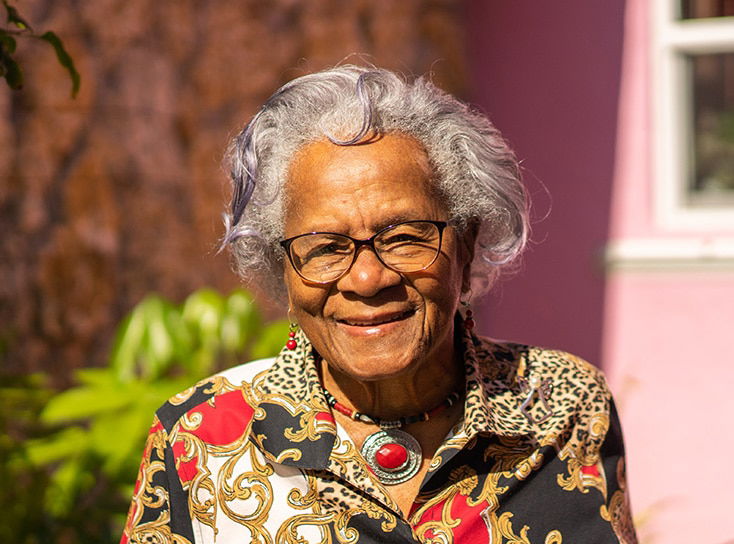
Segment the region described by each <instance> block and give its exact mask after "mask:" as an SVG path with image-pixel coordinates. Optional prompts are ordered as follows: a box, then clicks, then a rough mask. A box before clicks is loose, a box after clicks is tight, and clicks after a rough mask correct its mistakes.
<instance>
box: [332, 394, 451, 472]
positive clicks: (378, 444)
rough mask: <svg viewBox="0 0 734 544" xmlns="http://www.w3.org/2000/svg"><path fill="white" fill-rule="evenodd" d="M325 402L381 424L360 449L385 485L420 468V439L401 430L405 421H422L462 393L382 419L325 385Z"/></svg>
mask: <svg viewBox="0 0 734 544" xmlns="http://www.w3.org/2000/svg"><path fill="white" fill-rule="evenodd" d="M324 396H325V397H326V402H328V403H329V406H331V407H332V408H333V409H334V410H336V411H337V412H339V413H342V414H344V415H345V416H347V417H350V418H351V419H353V420H354V421H361V422H362V423H369V424H373V425H378V426H379V427H380V430H379V431H377V432H374V433H372V434H371V435H369V436H368V437H367V438H365V440H364V443H363V444H362V448H361V449H360V452H361V453H362V457H364V459H365V461H366V462H367V465H369V467H370V469H371V470H372V472H373V473H374V474H375V475H376V476H377V478H378V479H379V480H380V481H381V482H382V483H383V484H386V485H395V484H401V483H403V482H406V481H408V480H410V479H411V478H412V477H413V476H415V474H416V473H417V472H418V469H419V468H420V466H421V460H422V459H423V452H422V451H421V446H420V444H419V443H418V441H417V440H416V439H415V438H414V437H413V436H412V435H410V434H408V433H407V432H405V431H402V430H400V427H402V426H403V425H410V424H411V423H417V422H419V421H428V420H429V419H431V417H434V416H436V415H438V414H439V413H440V412H442V411H443V410H445V409H446V408H448V407H450V406H453V405H454V404H455V403H456V401H458V400H459V396H460V395H459V393H457V392H453V393H451V394H450V395H449V396H448V397H446V400H444V401H443V402H442V403H441V404H439V405H438V406H436V407H435V408H433V409H432V410H429V411H427V412H422V413H420V414H416V415H413V416H407V417H401V418H400V419H392V420H389V419H380V418H378V417H374V416H370V415H368V414H363V413H362V412H357V411H356V410H351V409H349V408H347V407H346V406H344V405H343V404H342V403H340V402H338V401H337V400H336V399H335V398H334V396H333V395H332V394H331V393H329V392H328V391H327V390H326V389H324Z"/></svg>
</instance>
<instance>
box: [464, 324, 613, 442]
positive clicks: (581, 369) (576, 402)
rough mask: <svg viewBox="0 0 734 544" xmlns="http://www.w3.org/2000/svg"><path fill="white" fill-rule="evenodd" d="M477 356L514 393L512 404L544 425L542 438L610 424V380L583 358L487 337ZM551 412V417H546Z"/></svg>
mask: <svg viewBox="0 0 734 544" xmlns="http://www.w3.org/2000/svg"><path fill="white" fill-rule="evenodd" d="M476 352H477V356H478V359H479V360H480V361H481V364H482V365H483V366H484V367H485V368H486V369H487V370H486V372H487V373H488V374H490V375H492V374H494V375H495V376H497V377H498V378H500V379H501V380H502V381H503V382H504V384H505V387H507V388H508V389H509V390H510V391H512V394H511V397H512V399H513V400H512V403H513V404H515V405H517V406H521V407H522V406H524V407H525V409H526V410H527V411H528V414H529V415H530V417H532V418H533V419H534V420H536V421H538V420H543V423H542V424H541V425H540V431H541V432H543V433H544V434H547V435H548V436H563V435H565V436H568V433H569V432H570V431H571V429H573V428H575V427H578V428H585V429H586V430H587V431H588V430H589V429H590V428H592V427H594V428H597V427H596V424H597V423H599V422H607V421H608V419H609V416H610V410H611V405H612V395H611V393H610V391H609V387H608V386H607V382H606V379H605V377H604V374H603V372H602V371H601V370H600V369H598V368H597V367H595V366H594V365H592V364H591V363H589V362H587V361H585V360H584V359H583V358H581V357H578V356H576V355H574V354H572V353H568V352H566V351H561V350H555V349H548V348H542V347H537V346H529V345H525V344H517V343H510V342H497V341H494V340H490V339H487V338H480V339H478V344H477V347H476ZM492 369H493V370H492ZM498 369H499V370H498ZM548 413H550V415H549V417H547V418H543V416H544V415H545V414H548ZM602 426H603V427H607V426H608V425H607V424H606V423H605V424H604V425H602Z"/></svg>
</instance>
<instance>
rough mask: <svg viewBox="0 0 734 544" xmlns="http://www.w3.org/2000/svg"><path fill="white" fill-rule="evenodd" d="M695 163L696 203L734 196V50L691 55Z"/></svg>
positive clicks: (722, 200) (693, 197)
mask: <svg viewBox="0 0 734 544" xmlns="http://www.w3.org/2000/svg"><path fill="white" fill-rule="evenodd" d="M690 74H691V83H692V93H691V97H692V99H693V104H692V114H693V115H692V118H691V121H692V124H693V126H692V129H693V130H692V131H691V135H692V140H693V141H692V142H691V143H692V151H693V163H692V171H691V176H690V185H689V190H690V191H689V195H690V197H691V200H692V201H693V202H695V203H701V204H707V205H712V204H714V205H715V204H719V203H721V204H727V205H731V202H732V199H734V53H723V54H713V55H692V56H690Z"/></svg>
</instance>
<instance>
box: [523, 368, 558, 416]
mask: <svg viewBox="0 0 734 544" xmlns="http://www.w3.org/2000/svg"><path fill="white" fill-rule="evenodd" d="M517 382H518V383H519V384H520V392H521V393H522V394H523V395H525V394H527V397H525V400H524V401H523V403H522V404H521V405H520V411H521V412H522V413H523V415H524V416H525V417H526V418H527V420H528V421H529V422H530V424H531V425H537V424H540V423H543V422H544V421H545V420H547V419H548V418H549V417H551V416H552V415H553V410H551V407H550V404H548V397H550V394H551V391H552V389H553V386H552V380H551V379H550V378H546V379H542V378H541V377H540V376H539V375H538V374H536V373H535V372H531V373H530V378H529V379H526V378H524V377H522V376H518V377H517ZM536 393H537V394H538V398H539V399H540V402H541V403H542V404H543V409H544V413H543V415H542V416H541V417H540V418H538V419H533V416H532V415H531V414H530V409H529V407H530V403H531V402H532V401H533V397H534V396H535V394H536Z"/></svg>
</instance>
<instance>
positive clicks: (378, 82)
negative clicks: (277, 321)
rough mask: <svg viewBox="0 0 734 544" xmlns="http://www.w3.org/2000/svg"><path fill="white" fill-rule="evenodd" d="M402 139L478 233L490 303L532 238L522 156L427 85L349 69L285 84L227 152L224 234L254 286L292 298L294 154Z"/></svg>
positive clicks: (480, 288) (461, 224) (475, 277)
mask: <svg viewBox="0 0 734 544" xmlns="http://www.w3.org/2000/svg"><path fill="white" fill-rule="evenodd" d="M388 132H397V133H402V134H407V135H409V136H412V137H413V138H415V139H416V140H417V141H418V142H420V143H421V144H422V146H423V148H424V149H425V151H426V153H427V155H428V158H429V161H430V163H431V165H432V167H433V169H434V171H435V173H436V176H435V179H436V185H437V189H438V191H439V193H440V195H441V196H442V198H444V200H445V204H446V208H447V210H448V213H449V217H450V220H451V221H452V223H453V224H454V225H455V226H456V227H458V228H459V229H460V231H461V230H463V229H466V228H469V227H470V226H472V228H477V237H476V244H475V248H474V260H473V262H472V268H471V276H472V282H471V284H472V287H471V293H472V295H473V296H477V295H481V294H484V293H485V292H486V291H487V290H488V289H489V287H490V286H491V284H492V283H493V281H494V279H495V278H496V277H497V275H498V274H499V272H500V270H501V269H502V268H503V267H506V266H507V265H508V264H510V263H511V262H512V261H514V260H515V259H516V258H517V257H518V255H519V254H520V253H521V252H522V250H523V248H524V247H525V244H526V242H527V239H528V232H529V220H528V199H527V194H526V192H525V188H524V187H523V185H522V183H521V182H520V171H519V166H518V163H517V160H516V159H515V155H514V154H513V152H512V151H511V150H510V148H509V147H508V145H507V143H506V142H505V141H504V139H503V138H502V136H501V135H500V133H499V131H498V130H497V129H496V128H495V127H494V126H493V125H492V123H490V121H489V119H487V117H486V116H485V115H483V114H481V113H479V112H476V111H474V110H472V109H471V108H469V107H468V106H467V105H466V104H464V103H462V102H460V101H459V100H457V99H455V98H454V97H452V96H451V95H449V94H447V93H445V92H444V91H442V90H440V89H438V88H437V87H436V86H435V85H433V84H432V83H431V82H430V81H428V80H427V79H426V78H423V77H420V78H417V79H415V80H413V81H408V80H406V79H404V78H402V77H401V76H399V75H397V74H395V73H393V72H390V71H388V70H383V69H379V68H373V67H369V68H367V67H359V66H351V65H344V66H339V67H336V68H332V69H329V70H325V71H322V72H317V73H314V74H309V75H306V76H303V77H299V78H297V79H294V80H293V81H290V82H289V83H286V84H285V85H283V86H282V87H281V88H280V89H278V90H277V91H276V92H275V94H273V95H272V96H271V97H270V98H269V99H268V101H267V102H266V103H265V104H264V105H263V107H262V108H261V109H260V111H259V112H258V113H257V114H256V115H255V116H254V117H253V118H252V120H251V121H250V123H249V124H248V125H247V126H246V127H245V128H244V129H243V130H242V132H240V133H239V134H238V135H237V136H236V137H235V138H234V139H233V140H232V142H231V144H230V146H229V148H228V150H227V159H228V165H229V168H230V171H231V179H232V184H233V195H232V202H231V206H230V208H229V210H228V212H227V213H225V216H224V220H225V227H226V233H225V236H224V239H223V242H222V246H225V245H229V246H230V249H231V252H232V256H233V259H234V266H235V269H236V270H237V272H238V273H239V274H240V275H241V276H242V277H243V278H244V280H245V281H246V283H248V284H249V285H251V286H255V287H257V288H259V289H261V290H264V291H265V292H266V293H269V294H270V295H271V296H273V298H274V299H276V300H279V301H282V300H283V299H284V292H285V289H284V286H283V265H284V253H283V251H282V249H281V247H280V245H279V243H278V242H279V240H281V239H282V238H283V225H284V217H283V212H284V206H285V202H284V201H285V193H286V191H284V190H283V184H284V182H285V181H286V180H287V179H288V169H289V166H290V163H291V160H292V158H293V157H294V155H295V154H296V152H297V151H298V150H299V149H301V148H302V147H303V146H304V145H306V144H308V143H311V142H314V141H318V140H323V139H325V138H328V139H329V140H330V141H331V142H333V143H334V144H336V145H353V144H356V143H358V142H360V141H362V140H363V139H364V138H366V137H368V136H370V135H374V134H384V133H388Z"/></svg>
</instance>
